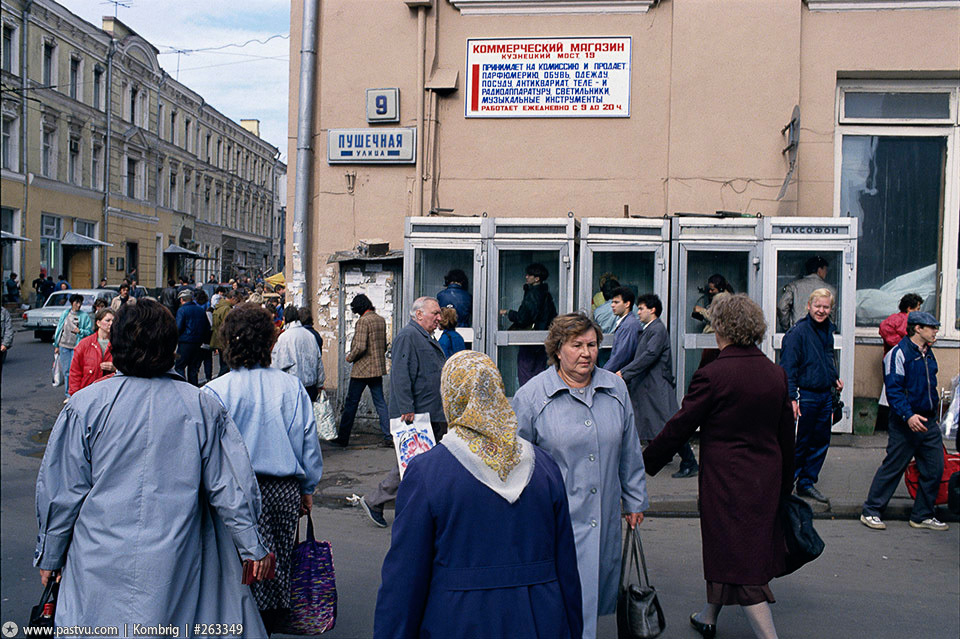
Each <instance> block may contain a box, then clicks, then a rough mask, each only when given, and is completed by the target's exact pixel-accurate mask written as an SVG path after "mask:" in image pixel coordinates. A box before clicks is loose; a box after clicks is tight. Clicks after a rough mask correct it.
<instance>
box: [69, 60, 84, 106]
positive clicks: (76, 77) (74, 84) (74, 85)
mask: <svg viewBox="0 0 960 639" xmlns="http://www.w3.org/2000/svg"><path fill="white" fill-rule="evenodd" d="M81 71H82V67H81V61H80V58H75V57H71V58H70V97H71V98H73V99H74V100H83V92H82V91H83V77H82V76H83V74H82V73H81Z"/></svg>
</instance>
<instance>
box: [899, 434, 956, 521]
mask: <svg viewBox="0 0 960 639" xmlns="http://www.w3.org/2000/svg"><path fill="white" fill-rule="evenodd" d="M958 471H960V454H958V453H948V452H947V447H946V446H944V447H943V475H942V476H941V478H940V488H939V489H938V490H937V500H936V501H935V502H933V503H934V504H936V505H937V506H942V505H943V504H946V503H947V502H948V501H949V498H950V488H949V485H950V477H951V476H952V475H953V474H954V473H955V472H958ZM903 483H904V484H906V486H907V492H909V493H910V497H911V498H913V499H916V498H917V487H918V486H919V485H920V469H919V468H917V460H916V459H911V460H910V463H909V464H907V470H906V472H904V473H903Z"/></svg>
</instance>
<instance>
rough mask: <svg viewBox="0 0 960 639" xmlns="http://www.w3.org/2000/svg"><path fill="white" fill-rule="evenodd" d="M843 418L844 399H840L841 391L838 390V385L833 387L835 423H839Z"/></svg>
mask: <svg viewBox="0 0 960 639" xmlns="http://www.w3.org/2000/svg"><path fill="white" fill-rule="evenodd" d="M842 419H843V400H842V399H840V391H839V390H837V387H836V386H834V387H833V422H832V423H834V424H839V423H840V420H842Z"/></svg>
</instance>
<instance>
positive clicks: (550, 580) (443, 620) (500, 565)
mask: <svg viewBox="0 0 960 639" xmlns="http://www.w3.org/2000/svg"><path fill="white" fill-rule="evenodd" d="M441 392H442V395H443V407H444V412H445V414H446V416H447V420H448V424H449V431H448V433H447V435H446V436H445V437H444V438H443V441H442V442H440V444H439V445H438V446H436V447H434V448H433V449H432V450H430V451H428V452H426V453H423V454H421V455H419V456H417V457H415V458H414V459H413V461H412V462H411V463H410V465H409V466H408V467H407V470H406V473H405V475H404V478H403V482H402V483H401V484H400V490H399V493H398V494H397V517H396V519H395V521H394V524H393V540H392V543H391V546H390V551H389V552H388V553H387V557H386V559H384V562H383V575H382V584H381V586H380V592H379V594H378V596H377V610H376V617H375V620H374V631H373V632H374V637H377V638H386V637H445V638H448V637H550V638H553V637H573V638H579V637H580V636H581V632H582V628H583V618H582V615H581V605H580V602H581V594H580V577H579V573H578V572H577V555H576V549H575V546H574V540H573V529H572V527H571V524H570V513H569V510H568V508H567V498H566V493H565V490H564V486H563V479H562V477H561V474H560V469H559V468H558V467H557V464H556V463H555V462H554V461H553V459H552V458H551V457H550V456H549V455H548V454H547V453H545V452H544V451H543V450H541V449H539V448H537V447H536V446H534V445H533V444H530V443H529V442H527V441H525V440H522V439H520V438H518V437H517V419H516V416H515V415H514V413H513V410H512V409H511V408H510V404H509V403H508V402H507V399H506V397H505V396H504V392H503V380H502V379H501V377H500V373H499V372H498V371H497V368H496V366H495V365H494V363H493V361H492V360H491V359H490V358H489V357H487V356H486V355H483V354H482V353H477V352H474V351H461V352H460V353H457V354H456V355H454V356H453V357H452V358H450V359H449V360H448V361H447V364H446V365H445V366H444V368H443V374H442V378H441Z"/></svg>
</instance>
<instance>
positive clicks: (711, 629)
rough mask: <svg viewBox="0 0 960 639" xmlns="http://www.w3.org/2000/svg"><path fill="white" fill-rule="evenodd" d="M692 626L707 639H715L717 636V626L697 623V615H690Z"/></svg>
mask: <svg viewBox="0 0 960 639" xmlns="http://www.w3.org/2000/svg"><path fill="white" fill-rule="evenodd" d="M690 625H691V626H693V628H694V630H696V631H697V632H699V633H700V634H701V635H703V636H704V637H706V638H707V639H713V638H714V637H716V636H717V624H715V623H703V622H702V621H697V613H693V614H692V615H690Z"/></svg>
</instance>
